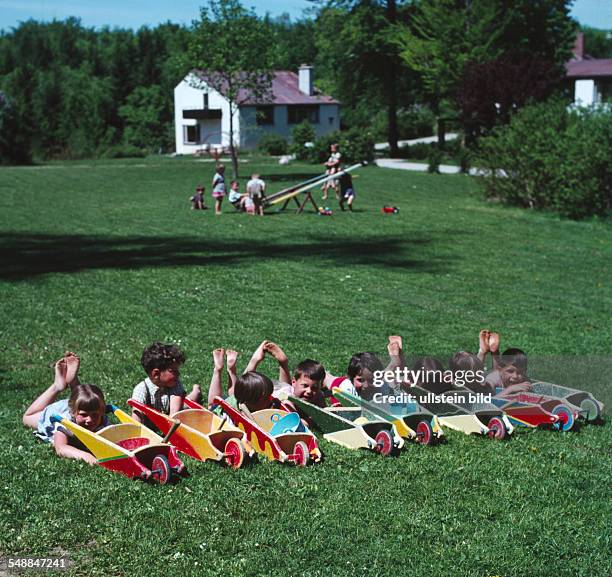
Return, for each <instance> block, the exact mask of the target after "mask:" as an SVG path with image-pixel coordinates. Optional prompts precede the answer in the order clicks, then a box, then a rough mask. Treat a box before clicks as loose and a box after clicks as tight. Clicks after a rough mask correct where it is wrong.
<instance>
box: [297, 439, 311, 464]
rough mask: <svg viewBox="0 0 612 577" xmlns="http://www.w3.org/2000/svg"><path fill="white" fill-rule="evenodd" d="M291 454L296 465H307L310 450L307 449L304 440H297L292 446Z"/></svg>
mask: <svg viewBox="0 0 612 577" xmlns="http://www.w3.org/2000/svg"><path fill="white" fill-rule="evenodd" d="M293 455H294V457H295V461H294V462H295V464H296V465H297V466H298V467H305V466H306V465H308V460H309V459H310V451H309V450H308V445H307V444H306V443H305V442H304V441H298V442H297V443H296V444H295V445H294V446H293Z"/></svg>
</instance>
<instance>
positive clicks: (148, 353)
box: [132, 342, 200, 423]
mask: <svg viewBox="0 0 612 577" xmlns="http://www.w3.org/2000/svg"><path fill="white" fill-rule="evenodd" d="M184 362H185V355H184V353H183V351H181V350H180V349H179V348H178V347H177V346H176V345H170V344H164V343H160V342H156V343H153V344H151V345H149V346H148V347H147V348H146V349H145V350H144V351H143V353H142V357H141V359H140V364H141V365H142V368H143V369H144V370H145V372H146V373H147V378H146V379H145V380H144V381H141V382H140V383H138V384H137V385H136V386H135V387H134V391H133V392H132V399H134V400H136V401H139V402H141V403H143V404H144V405H147V406H149V407H152V408H154V409H155V410H157V411H160V412H162V413H164V414H166V415H171V414H172V413H176V412H177V411H180V410H181V409H182V408H183V398H184V397H185V389H184V388H183V384H182V383H181V381H180V380H179V377H180V374H181V373H180V369H181V366H182V365H183V363H184ZM188 396H189V399H191V400H193V401H198V400H199V398H200V385H194V386H193V390H192V391H191V393H189V395H188ZM132 417H133V418H134V419H136V420H137V421H139V422H141V423H146V420H145V418H144V415H142V414H141V413H140V412H138V411H137V410H133V411H132Z"/></svg>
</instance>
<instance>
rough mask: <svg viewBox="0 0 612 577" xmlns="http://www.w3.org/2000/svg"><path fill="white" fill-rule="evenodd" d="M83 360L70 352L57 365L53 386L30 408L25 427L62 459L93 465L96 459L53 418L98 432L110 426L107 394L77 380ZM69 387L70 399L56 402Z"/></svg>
mask: <svg viewBox="0 0 612 577" xmlns="http://www.w3.org/2000/svg"><path fill="white" fill-rule="evenodd" d="M79 366H80V359H79V357H77V356H76V355H75V354H74V353H72V352H67V353H66V354H65V355H64V357H63V358H61V359H59V360H58V361H57V362H56V363H55V379H54V381H53V384H52V385H51V386H50V387H49V388H48V389H47V390H46V391H45V392H43V393H42V394H41V395H39V396H38V397H37V398H36V400H35V401H34V402H33V403H32V404H31V405H30V406H29V407H28V409H27V410H26V412H25V414H24V415H23V424H24V425H25V426H26V427H31V428H33V429H36V433H35V434H36V436H37V437H38V438H39V439H41V440H42V441H44V442H46V443H53V446H54V448H55V452H56V453H57V455H59V456H60V457H65V458H69V459H81V460H83V461H85V462H86V463H89V464H90V465H93V464H95V463H96V462H97V459H96V458H95V457H94V456H93V455H92V454H91V453H90V452H88V451H87V450H86V449H85V447H84V446H83V445H82V444H81V443H80V441H78V440H77V439H76V438H75V437H74V436H73V435H72V433H71V432H70V431H67V430H66V429H65V428H64V427H62V426H61V425H60V424H58V423H52V422H51V417H52V416H53V415H60V416H62V417H64V418H66V419H70V420H71V421H72V422H74V423H76V424H77V425H80V426H81V427H84V428H85V429H88V430H89V431H98V430H99V429H102V428H103V427H106V426H107V425H108V420H107V418H106V404H105V402H104V394H103V393H102V391H101V390H100V389H99V388H98V387H96V386H95V385H86V384H81V383H80V382H79V379H78V372H79ZM67 387H70V389H71V392H70V398H68V399H62V400H60V401H56V400H55V399H56V398H57V396H58V395H59V394H60V393H62V392H64V391H65V390H66V388H67Z"/></svg>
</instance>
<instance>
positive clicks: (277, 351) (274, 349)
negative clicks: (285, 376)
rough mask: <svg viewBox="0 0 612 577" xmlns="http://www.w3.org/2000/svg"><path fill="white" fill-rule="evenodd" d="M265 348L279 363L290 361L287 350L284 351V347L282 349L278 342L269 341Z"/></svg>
mask: <svg viewBox="0 0 612 577" xmlns="http://www.w3.org/2000/svg"><path fill="white" fill-rule="evenodd" d="M264 348H265V350H266V351H267V352H268V353H270V354H271V355H272V356H273V357H274V358H275V359H276V360H277V361H278V363H279V364H283V363H286V362H288V360H289V359H287V355H286V354H285V351H283V349H281V348H280V347H279V346H278V345H277V344H276V343H270V342H269V343H268V344H267V345H266V346H265V347H264Z"/></svg>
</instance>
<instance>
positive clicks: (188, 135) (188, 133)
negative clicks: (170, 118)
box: [183, 124, 200, 144]
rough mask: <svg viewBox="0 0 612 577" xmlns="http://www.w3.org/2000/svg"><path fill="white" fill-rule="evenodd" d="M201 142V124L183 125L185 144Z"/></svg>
mask: <svg viewBox="0 0 612 577" xmlns="http://www.w3.org/2000/svg"><path fill="white" fill-rule="evenodd" d="M199 142H200V125H199V124H196V125H194V126H183V144H198V143H199Z"/></svg>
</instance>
